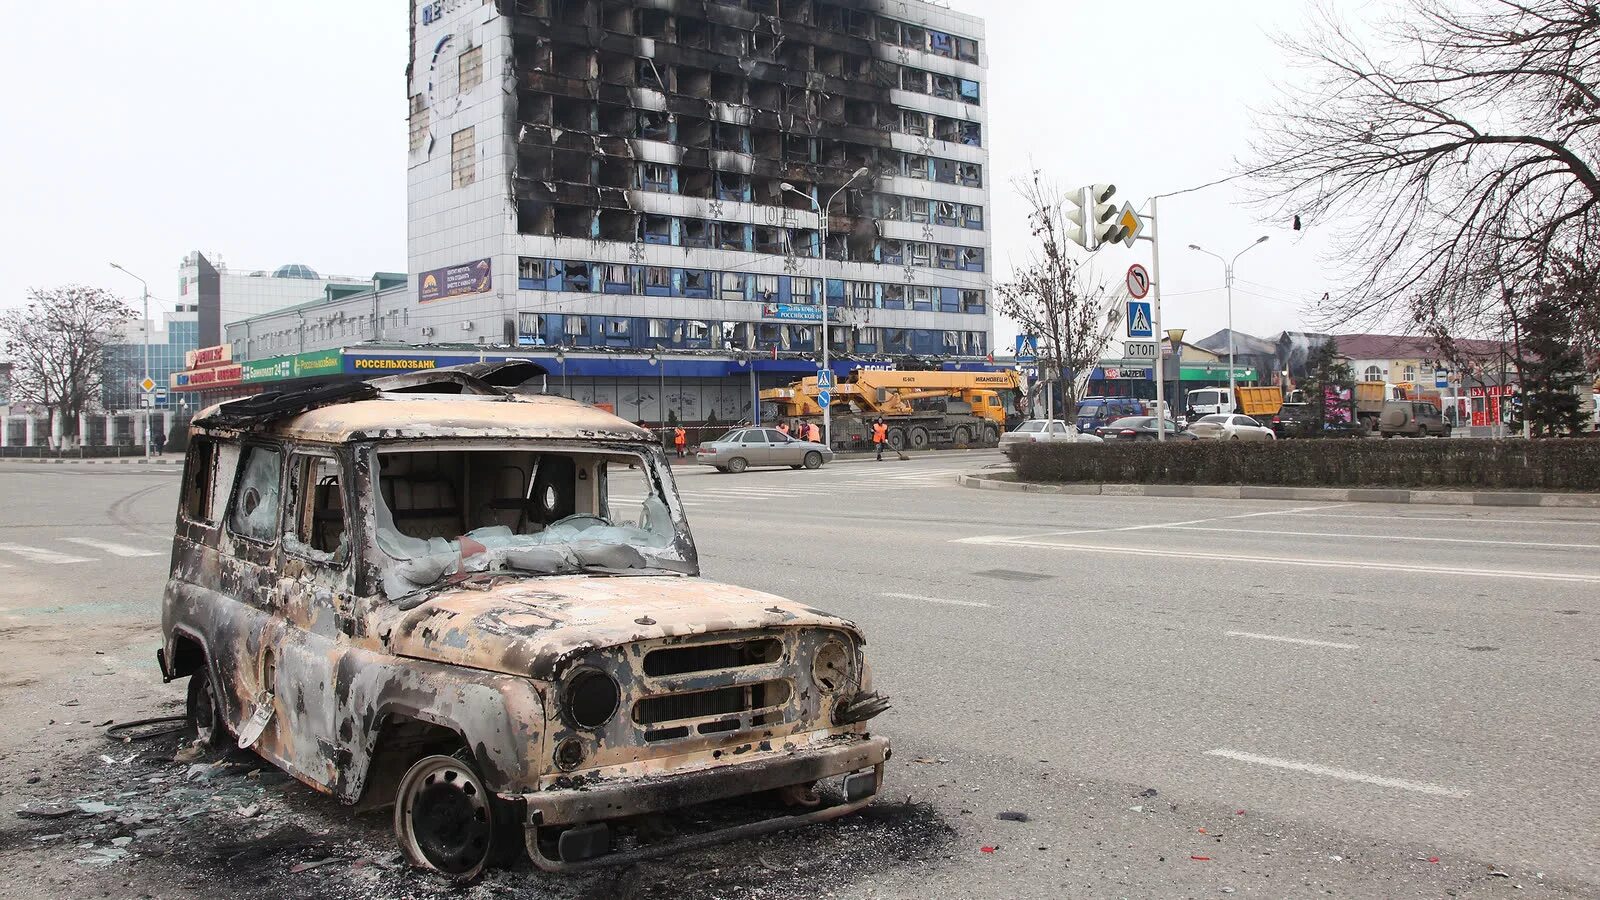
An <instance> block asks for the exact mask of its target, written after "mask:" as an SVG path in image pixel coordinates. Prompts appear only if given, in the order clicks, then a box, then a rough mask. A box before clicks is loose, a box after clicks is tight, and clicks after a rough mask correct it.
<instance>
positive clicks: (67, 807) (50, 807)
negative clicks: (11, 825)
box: [17, 803, 78, 819]
mask: <svg viewBox="0 0 1600 900" xmlns="http://www.w3.org/2000/svg"><path fill="white" fill-rule="evenodd" d="M77 811H78V807H77V806H75V805H73V804H71V803H29V804H28V805H26V806H23V807H22V808H20V809H18V810H17V818H19V819H60V818H63V817H65V816H70V815H72V814H73V813H75V812H77Z"/></svg>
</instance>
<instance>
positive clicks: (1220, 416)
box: [1195, 413, 1229, 425]
mask: <svg viewBox="0 0 1600 900" xmlns="http://www.w3.org/2000/svg"><path fill="white" fill-rule="evenodd" d="M1228 419H1229V416H1228V415H1227V414H1226V413H1212V414H1211V415H1209V416H1205V417H1203V418H1201V419H1200V421H1198V422H1196V423H1195V424H1196V425H1226V424H1228Z"/></svg>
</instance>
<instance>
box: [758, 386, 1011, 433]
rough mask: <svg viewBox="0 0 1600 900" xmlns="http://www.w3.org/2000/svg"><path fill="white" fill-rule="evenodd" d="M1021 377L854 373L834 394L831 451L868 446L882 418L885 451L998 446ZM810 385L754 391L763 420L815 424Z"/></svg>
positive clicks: (817, 414) (817, 410) (817, 412)
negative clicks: (886, 440) (886, 431)
mask: <svg viewBox="0 0 1600 900" xmlns="http://www.w3.org/2000/svg"><path fill="white" fill-rule="evenodd" d="M1022 390H1023V380H1022V375H1021V374H1020V373H1018V372H1016V371H1014V370H1010V369H1007V370H1004V371H1000V372H885V371H882V370H878V369H857V370H856V371H855V372H853V373H851V374H850V375H849V376H848V377H846V378H845V379H844V380H842V381H840V382H839V383H838V384H836V385H835V386H834V389H833V401H832V402H833V446H834V448H835V449H846V448H850V447H861V446H866V445H870V444H871V443H872V423H873V422H874V421H875V420H877V419H878V417H880V416H881V417H882V418H883V421H884V423H885V424H886V425H888V426H889V447H890V448H891V449H894V450H902V449H905V450H926V449H928V448H929V447H934V446H957V447H963V446H983V447H993V446H996V445H998V444H999V443H1000V433H1001V432H1002V431H1005V430H1006V425H1007V420H1008V416H1009V418H1019V416H1018V415H1017V400H1018V398H1019V397H1020V396H1021V394H1022ZM817 394H818V391H817V379H816V378H815V377H811V378H804V379H801V380H800V381H796V382H794V383H793V384H791V385H789V386H788V387H784V388H769V389H767V390H765V391H762V392H761V419H762V421H765V422H793V421H796V420H799V421H801V422H816V423H817V424H818V425H819V426H820V425H821V424H822V407H821V406H818V405H817Z"/></svg>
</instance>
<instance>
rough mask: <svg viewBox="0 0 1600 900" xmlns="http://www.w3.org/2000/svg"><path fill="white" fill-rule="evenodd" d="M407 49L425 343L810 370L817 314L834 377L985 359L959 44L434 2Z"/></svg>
mask: <svg viewBox="0 0 1600 900" xmlns="http://www.w3.org/2000/svg"><path fill="white" fill-rule="evenodd" d="M411 28H412V32H413V38H412V61H411V67H410V72H409V83H410V94H411V129H410V136H411V139H410V234H409V240H410V257H411V271H412V273H413V274H414V276H415V277H416V279H417V281H416V285H415V287H416V290H417V291H418V295H417V299H418V300H419V301H420V308H419V309H418V310H417V316H418V322H422V323H427V322H433V323H436V324H435V325H434V326H427V325H426V324H424V328H425V332H424V333H425V334H427V335H428V336H430V337H432V338H433V339H434V340H440V341H443V340H463V339H465V340H469V341H480V342H490V343H502V342H503V343H516V344H520V345H522V346H552V347H553V346H558V345H560V346H568V347H613V348H621V349H627V348H633V349H638V350H646V349H652V350H653V349H655V348H662V349H668V350H673V349H677V350H682V349H727V348H736V349H756V350H761V351H767V350H771V349H776V350H779V351H800V352H813V351H816V350H819V349H820V343H819V342H820V339H821V338H820V328H819V325H820V323H821V321H822V317H821V312H820V310H821V306H822V304H823V302H824V298H826V302H827V305H828V307H829V319H830V321H831V322H833V323H834V326H833V328H832V342H833V348H832V349H833V350H834V351H835V352H836V353H840V354H864V355H898V354H918V355H961V356H980V355H983V354H985V353H987V352H989V351H990V349H991V340H992V336H993V326H992V324H991V322H992V319H991V317H990V315H989V302H990V281H991V276H990V271H991V270H990V266H991V265H992V260H991V259H990V258H989V232H988V223H987V222H986V215H987V210H988V207H989V181H988V174H989V173H988V172H987V171H986V169H987V165H986V164H987V157H988V154H987V151H986V149H985V146H986V141H987V140H988V137H989V136H988V134H987V130H986V127H985V113H984V103H985V101H986V99H987V98H986V97H985V91H986V88H987V84H986V81H985V67H984V61H985V58H986V57H985V55H986V51H987V48H986V47H985V45H984V42H983V23H982V21H981V20H979V19H976V18H974V17H971V16H967V15H962V14H959V13H955V12H952V11H950V10H948V9H944V8H942V7H938V6H934V5H932V4H930V3H925V2H920V0H842V2H821V0H721V2H716V0H634V2H622V0H440V2H433V3H420V2H418V3H414V6H413V10H412V21H411ZM819 208H822V209H825V210H826V212H827V215H826V217H825V218H819V216H818V214H817V212H816V210H817V209H819ZM462 330H467V331H474V330H476V331H478V333H477V334H469V335H463V334H462V333H461V331H462ZM451 331H453V332H454V333H450V332H451Z"/></svg>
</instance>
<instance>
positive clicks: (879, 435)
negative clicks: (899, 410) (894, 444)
mask: <svg viewBox="0 0 1600 900" xmlns="http://www.w3.org/2000/svg"><path fill="white" fill-rule="evenodd" d="M872 442H873V443H874V444H877V445H878V461H879V462H883V445H884V444H887V443H889V426H887V425H885V424H883V420H882V419H879V420H878V421H876V422H873V423H872Z"/></svg>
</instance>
